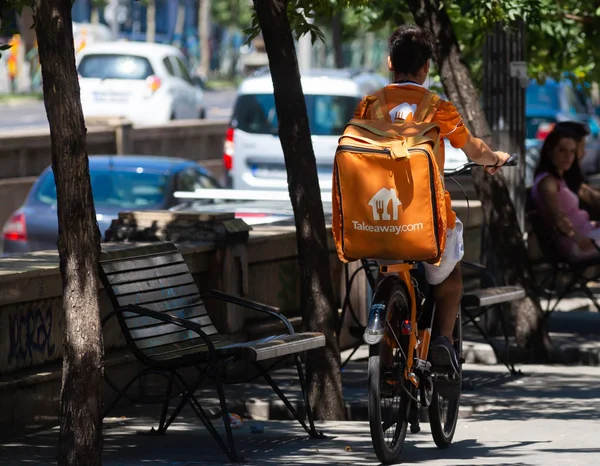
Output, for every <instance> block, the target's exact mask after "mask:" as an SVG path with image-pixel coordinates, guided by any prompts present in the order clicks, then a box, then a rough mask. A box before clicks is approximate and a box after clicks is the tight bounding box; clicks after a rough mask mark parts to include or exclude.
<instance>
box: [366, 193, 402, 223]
mask: <svg viewBox="0 0 600 466" xmlns="http://www.w3.org/2000/svg"><path fill="white" fill-rule="evenodd" d="M390 204H392V216H393V217H394V220H398V208H399V207H400V206H401V205H402V202H400V199H398V196H397V195H396V190H395V189H386V188H381V189H380V190H379V191H377V194H375V196H373V197H372V198H371V200H370V201H369V205H370V206H371V208H372V209H373V220H390V214H389V206H390ZM380 210H381V211H383V213H382V215H381V216H380V215H379V211H380Z"/></svg>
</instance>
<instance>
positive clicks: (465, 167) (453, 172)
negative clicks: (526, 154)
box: [444, 154, 519, 177]
mask: <svg viewBox="0 0 600 466" xmlns="http://www.w3.org/2000/svg"><path fill="white" fill-rule="evenodd" d="M518 163H519V156H518V154H512V155H511V156H510V158H509V159H508V160H507V161H506V163H504V164H503V165H502V167H514V166H516V165H517V164H518ZM481 166H482V165H479V164H478V163H475V162H467V163H465V164H464V165H461V166H460V167H458V168H455V169H454V170H450V171H444V176H448V177H452V176H456V175H460V174H462V173H464V172H466V171H469V170H470V169H471V168H473V167H481Z"/></svg>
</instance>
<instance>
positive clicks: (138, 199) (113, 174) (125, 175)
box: [34, 168, 168, 209]
mask: <svg viewBox="0 0 600 466" xmlns="http://www.w3.org/2000/svg"><path fill="white" fill-rule="evenodd" d="M90 177H91V181H92V195H93V197H94V205H95V206H96V207H97V208H98V207H105V208H106V207H108V208H111V207H114V208H126V209H130V208H144V209H151V208H158V207H161V206H162V205H163V203H164V200H165V195H166V188H167V181H168V176H167V175H165V174H163V173H155V172H154V173H153V172H147V171H143V170H142V169H141V168H138V169H137V170H133V171H124V170H119V169H98V170H90ZM34 197H35V199H36V200H37V201H39V202H41V203H43V204H48V205H54V204H56V186H55V184H54V174H53V173H52V172H51V171H49V172H48V173H47V174H46V176H45V177H44V178H43V179H42V180H41V181H40V185H39V188H38V189H37V191H36V192H35V195H34Z"/></svg>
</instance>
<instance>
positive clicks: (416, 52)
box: [354, 25, 510, 383]
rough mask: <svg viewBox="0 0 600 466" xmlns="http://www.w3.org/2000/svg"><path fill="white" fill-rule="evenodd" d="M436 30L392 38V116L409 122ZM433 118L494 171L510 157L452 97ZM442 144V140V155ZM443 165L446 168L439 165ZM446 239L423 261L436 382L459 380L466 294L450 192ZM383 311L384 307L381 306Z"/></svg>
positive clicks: (360, 114)
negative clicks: (434, 259)
mask: <svg viewBox="0 0 600 466" xmlns="http://www.w3.org/2000/svg"><path fill="white" fill-rule="evenodd" d="M434 40H435V39H434V36H433V34H432V33H431V32H430V31H428V30H426V29H422V28H420V27H418V26H415V25H403V26H400V27H399V28H398V29H396V31H394V33H393V34H392V35H391V37H390V39H389V57H388V67H389V69H390V71H392V72H393V73H394V82H393V83H392V84H390V85H388V86H386V87H385V88H384V89H383V92H384V96H385V102H386V105H387V108H385V109H384V111H387V112H389V116H390V118H391V120H392V122H393V121H398V120H400V121H410V120H411V119H412V118H413V113H414V112H415V110H416V108H417V106H418V105H419V103H420V102H421V101H422V99H423V97H424V95H425V94H426V93H427V89H426V88H425V87H424V86H423V84H424V83H425V80H426V78H427V76H428V74H429V67H430V63H431V58H432V56H433V46H434ZM368 100H369V97H365V99H363V101H362V102H361V104H360V105H359V107H358V109H357V111H356V114H355V116H354V117H355V118H362V119H370V118H372V116H371V114H370V112H369V107H368V105H369V104H368ZM432 122H434V123H437V124H438V126H439V127H440V135H441V137H442V138H448V140H449V141H450V143H451V144H452V146H453V147H455V148H457V149H462V150H463V151H464V152H465V154H466V155H467V157H468V158H469V159H470V160H471V161H473V162H475V163H477V164H479V165H484V166H485V167H486V170H487V171H488V172H489V173H491V174H494V173H495V172H496V171H497V170H498V168H499V167H501V166H502V165H503V164H504V163H505V162H506V161H507V160H508V159H509V158H510V155H509V154H507V153H505V152H494V151H492V150H491V149H490V148H489V147H488V145H487V144H486V143H485V142H484V141H482V140H481V139H479V138H476V137H474V136H473V135H471V134H470V133H469V130H468V129H467V128H466V126H465V125H464V123H463V119H462V117H461V116H460V114H459V113H458V111H457V109H456V107H455V106H454V105H453V104H452V103H451V102H448V101H444V100H440V102H439V104H438V105H437V110H436V113H435V115H434V116H433V119H432ZM443 148H444V145H443V144H441V145H440V150H441V151H442V156H441V160H442V161H443V160H444V155H443ZM440 169H441V170H443V164H442V167H440ZM445 200H446V212H447V226H448V229H447V232H446V234H447V240H446V248H445V250H444V254H443V256H442V259H441V262H440V264H439V265H433V264H428V263H423V265H424V269H425V276H426V279H427V282H428V283H429V284H430V285H433V289H434V290H433V297H434V300H435V306H436V321H437V325H438V327H439V335H440V336H439V337H438V338H436V339H435V340H434V341H433V342H432V344H431V363H432V366H433V368H434V369H437V370H439V371H444V372H447V373H448V374H449V375H450V376H452V377H449V378H448V379H442V380H441V381H440V382H438V383H460V379H459V378H458V377H453V376H454V375H455V374H458V372H459V370H460V365H459V361H458V356H457V354H456V351H455V349H454V347H453V337H452V335H453V330H454V324H455V321H456V315H457V311H458V309H459V305H460V299H461V295H462V276H461V271H460V260H461V259H462V256H463V254H464V250H463V237H462V223H461V222H460V220H459V219H457V218H456V214H455V213H454V212H453V211H452V205H451V200H450V195H449V193H448V192H447V191H446V193H445ZM383 312H384V311H383Z"/></svg>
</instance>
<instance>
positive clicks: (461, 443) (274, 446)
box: [0, 364, 600, 466]
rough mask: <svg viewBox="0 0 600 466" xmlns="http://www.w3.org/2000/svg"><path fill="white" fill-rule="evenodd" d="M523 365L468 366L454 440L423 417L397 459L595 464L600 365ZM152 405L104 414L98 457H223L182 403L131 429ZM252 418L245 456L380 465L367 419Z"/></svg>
mask: <svg viewBox="0 0 600 466" xmlns="http://www.w3.org/2000/svg"><path fill="white" fill-rule="evenodd" d="M522 369H523V372H524V373H525V376H523V377H517V378H515V377H511V376H510V375H509V374H508V373H507V372H506V369H505V368H503V367H502V366H497V365H496V366H481V365H473V364H469V365H467V366H466V376H467V380H468V381H469V385H470V388H469V389H468V390H465V391H464V392H463V403H462V405H463V408H464V409H462V410H461V413H462V414H461V415H462V418H461V419H459V424H458V428H457V431H456V435H455V438H454V443H453V444H452V445H451V446H450V448H448V449H447V450H440V449H438V448H436V446H435V444H434V443H433V441H432V438H431V435H430V433H429V425H428V424H427V423H426V422H422V424H421V426H422V431H421V433H419V434H410V433H409V434H408V436H407V441H406V445H405V447H404V451H403V453H402V457H401V459H402V461H403V464H420V463H427V464H432V465H464V464H511V465H517V464H518V465H537V464H539V465H550V464H559V465H567V464H568V465H588V464H589V465H591V464H597V463H598V460H597V458H598V453H600V447H598V442H597V432H598V429H600V420H598V406H599V403H600V384H599V383H598V381H599V380H600V368H599V367H586V366H571V367H563V366H522ZM264 394H267V391H266V390H265V391H264ZM202 399H204V397H202ZM115 411H120V410H115ZM158 413H159V410H158V408H157V409H154V410H152V409H150V408H144V409H139V408H138V409H136V411H135V412H130V411H129V409H127V410H126V411H122V410H121V412H120V413H119V412H115V413H114V416H115V417H111V418H107V419H106V420H105V429H104V464H105V465H107V466H108V465H115V466H116V465H121V466H125V465H134V464H135V465H139V464H141V463H144V462H152V463H153V464H164V465H175V464H178V465H187V466H200V465H205V464H206V465H208V464H212V465H215V464H227V462H226V461H225V456H224V455H223V453H222V452H221V451H220V450H219V449H218V447H217V446H216V444H215V442H214V441H213V440H212V439H211V438H210V437H209V435H208V433H207V431H206V429H205V428H204V427H203V425H202V424H201V423H200V421H199V420H198V419H197V418H196V417H195V416H194V415H193V413H191V412H189V411H188V412H186V413H185V415H184V416H183V417H181V418H179V419H178V421H176V422H175V423H174V424H173V426H172V427H171V429H170V430H169V431H168V432H167V435H166V436H162V437H149V436H143V435H138V434H136V432H137V431H147V430H148V429H149V428H150V426H152V425H156V419H157V415H158ZM121 414H125V416H121ZM253 423H254V424H255V423H256V421H245V422H244V425H243V426H242V427H241V428H239V429H236V430H234V438H235V441H236V445H237V448H238V450H240V451H241V452H242V454H243V456H244V458H245V460H246V464H256V465H259V464H260V465H263V464H273V465H283V464H285V465H304V464H319V465H376V464H378V462H377V461H376V457H375V455H374V453H373V449H372V446H371V439H370V433H369V426H368V423H367V422H364V421H362V422H326V423H319V428H320V429H322V430H323V431H324V433H325V434H326V435H327V438H326V439H321V440H310V439H308V438H307V436H306V435H305V434H304V432H303V431H302V429H301V428H300V427H299V426H298V425H297V423H295V422H292V421H268V422H264V423H262V424H263V426H264V433H261V434H256V433H251V432H250V425H252V424H253ZM217 425H218V424H217ZM220 430H221V431H222V430H223V429H220ZM56 437H57V428H55V429H52V430H46V431H41V432H37V433H34V434H31V435H29V436H27V437H25V438H22V439H12V440H11V441H9V443H4V444H3V445H2V446H0V463H1V464H5V465H13V464H14V465H17V464H25V463H26V464H54V463H53V461H55V459H54V458H55V454H54V448H53V447H54V445H56V443H55V442H56Z"/></svg>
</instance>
